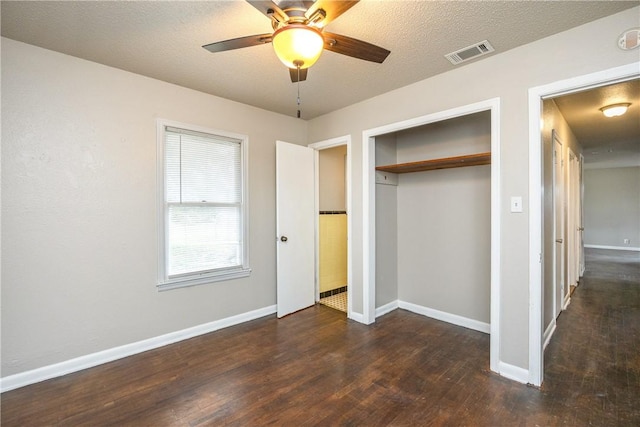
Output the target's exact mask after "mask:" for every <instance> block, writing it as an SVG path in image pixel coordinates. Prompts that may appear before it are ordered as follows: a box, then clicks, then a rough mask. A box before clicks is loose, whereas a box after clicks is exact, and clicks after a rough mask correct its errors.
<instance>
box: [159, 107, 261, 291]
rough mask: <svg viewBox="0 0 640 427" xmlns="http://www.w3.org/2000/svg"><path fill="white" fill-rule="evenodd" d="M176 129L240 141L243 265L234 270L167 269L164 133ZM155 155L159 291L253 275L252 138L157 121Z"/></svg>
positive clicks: (167, 224)
mask: <svg viewBox="0 0 640 427" xmlns="http://www.w3.org/2000/svg"><path fill="white" fill-rule="evenodd" d="M168 127H169V128H177V129H182V130H185V131H191V132H199V133H204V134H209V135H212V136H214V137H215V136H220V137H223V138H231V139H236V140H239V141H240V156H241V159H240V169H241V170H240V176H241V180H242V183H241V187H240V188H241V192H242V197H241V205H240V221H241V226H240V231H241V233H242V238H241V244H242V257H241V262H242V264H241V265H239V266H234V267H227V268H220V269H215V270H210V271H205V272H194V273H183V274H180V275H177V276H174V277H169V275H168V272H167V266H168V261H169V250H168V246H167V239H168V236H169V221H168V215H169V203H168V201H167V176H166V164H165V132H166V129H167V128H168ZM156 153H157V154H156V156H157V161H156V165H157V182H156V186H157V197H156V198H157V214H158V224H157V229H158V279H157V282H158V284H157V288H158V290H159V291H165V290H170V289H177V288H184V287H187V286H196V285H204V284H208V283H214V282H221V281H226V280H231V279H237V278H241V277H248V276H249V275H250V274H251V268H250V267H249V192H248V189H249V137H248V136H247V135H242V134H236V133H232V132H226V131H221V130H217V129H210V128H206V127H202V126H197V125H192V124H187V123H180V122H176V121H172V120H165V119H157V120H156Z"/></svg>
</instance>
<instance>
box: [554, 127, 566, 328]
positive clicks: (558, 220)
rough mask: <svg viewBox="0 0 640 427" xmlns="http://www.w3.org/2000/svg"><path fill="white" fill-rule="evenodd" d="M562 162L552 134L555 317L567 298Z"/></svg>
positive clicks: (560, 151) (559, 143)
mask: <svg viewBox="0 0 640 427" xmlns="http://www.w3.org/2000/svg"><path fill="white" fill-rule="evenodd" d="M564 205H565V198H564V162H563V160H562V143H561V142H560V141H559V140H558V138H557V136H556V135H555V132H554V134H553V218H554V220H553V222H554V227H553V230H554V239H555V246H554V248H555V250H554V254H555V256H554V272H555V273H554V282H555V290H554V292H555V307H554V308H555V316H556V317H557V316H558V315H559V314H560V312H561V311H562V309H563V306H564V305H565V300H566V298H567V297H568V295H566V292H565V284H564V277H565V276H564V248H565V241H564V240H565V239H564Z"/></svg>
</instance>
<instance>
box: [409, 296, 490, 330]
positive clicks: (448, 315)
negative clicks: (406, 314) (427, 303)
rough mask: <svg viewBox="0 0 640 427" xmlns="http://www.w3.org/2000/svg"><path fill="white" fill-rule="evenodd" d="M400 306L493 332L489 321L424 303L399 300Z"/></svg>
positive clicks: (414, 311) (457, 324) (464, 325)
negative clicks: (437, 308) (445, 310)
mask: <svg viewBox="0 0 640 427" xmlns="http://www.w3.org/2000/svg"><path fill="white" fill-rule="evenodd" d="M398 308H402V309H404V310H408V311H411V312H412V313H416V314H421V315H423V316H426V317H430V318H432V319H436V320H441V321H443V322H447V323H451V324H452V325H456V326H462V327H463V328H467V329H473V330H474V331H478V332H484V333H485V334H488V333H490V332H491V326H490V325H489V324H488V323H485V322H481V321H479V320H474V319H469V318H468V317H463V316H458V315H457V314H451V313H447V312H444V311H440V310H436V309H434V308H429V307H424V306H422V305H418V304H412V303H410V302H406V301H398Z"/></svg>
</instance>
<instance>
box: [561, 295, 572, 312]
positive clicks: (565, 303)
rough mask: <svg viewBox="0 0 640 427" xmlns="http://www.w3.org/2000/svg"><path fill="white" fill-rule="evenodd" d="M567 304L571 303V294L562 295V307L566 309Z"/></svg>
mask: <svg viewBox="0 0 640 427" xmlns="http://www.w3.org/2000/svg"><path fill="white" fill-rule="evenodd" d="M569 304H571V295H569V294H567V295H565V297H564V304H562V309H563V310H566V309H567V307H569Z"/></svg>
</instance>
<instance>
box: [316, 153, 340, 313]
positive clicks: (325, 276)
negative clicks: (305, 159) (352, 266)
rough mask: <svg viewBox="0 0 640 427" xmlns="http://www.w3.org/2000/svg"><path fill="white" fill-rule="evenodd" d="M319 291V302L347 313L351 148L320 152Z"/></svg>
mask: <svg viewBox="0 0 640 427" xmlns="http://www.w3.org/2000/svg"><path fill="white" fill-rule="evenodd" d="M318 164H319V167H318V187H319V192H318V199H319V212H318V215H319V216H318V245H317V247H318V291H319V295H317V298H316V300H317V301H318V302H319V303H320V304H322V305H325V306H327V307H331V308H334V309H336V310H338V311H342V312H344V313H345V314H346V313H347V296H348V287H347V198H346V166H347V147H346V145H339V146H337V147H331V148H326V149H324V150H318Z"/></svg>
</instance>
